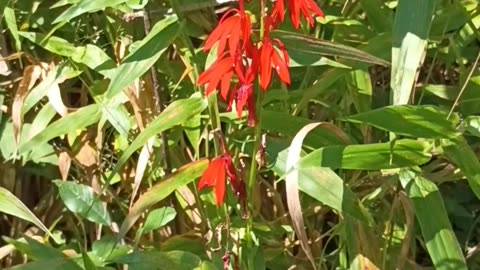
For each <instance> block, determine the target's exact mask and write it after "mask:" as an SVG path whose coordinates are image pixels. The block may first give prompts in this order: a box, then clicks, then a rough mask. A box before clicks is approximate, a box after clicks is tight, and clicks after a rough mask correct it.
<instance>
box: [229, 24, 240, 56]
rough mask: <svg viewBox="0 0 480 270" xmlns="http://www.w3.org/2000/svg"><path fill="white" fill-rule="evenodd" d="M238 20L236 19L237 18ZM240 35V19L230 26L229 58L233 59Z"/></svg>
mask: <svg viewBox="0 0 480 270" xmlns="http://www.w3.org/2000/svg"><path fill="white" fill-rule="evenodd" d="M237 18H238V17H237ZM241 35H242V28H241V26H240V18H239V19H238V20H236V22H235V24H233V25H232V28H231V31H230V36H229V38H228V47H229V49H230V56H232V57H234V56H235V54H236V52H237V49H238V44H239V43H240V36H241Z"/></svg>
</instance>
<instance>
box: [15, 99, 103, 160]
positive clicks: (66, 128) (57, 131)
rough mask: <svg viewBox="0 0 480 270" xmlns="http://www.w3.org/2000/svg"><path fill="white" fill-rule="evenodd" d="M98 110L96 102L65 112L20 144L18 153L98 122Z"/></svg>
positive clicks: (99, 114)
mask: <svg viewBox="0 0 480 270" xmlns="http://www.w3.org/2000/svg"><path fill="white" fill-rule="evenodd" d="M100 112H101V110H100V106H99V105H98V104H92V105H89V106H86V107H83V108H81V109H79V110H78V111H76V112H73V113H71V114H67V115H66V116H64V117H62V118H60V119H58V120H57V121H55V122H53V123H52V124H51V125H49V126H48V127H47V128H46V129H45V130H43V131H42V132H40V133H38V134H37V135H35V136H34V137H33V138H32V139H31V140H30V141H28V142H25V144H23V145H20V149H19V153H24V152H27V151H30V150H32V149H33V148H35V147H37V146H38V145H41V144H44V143H46V142H48V141H49V140H51V139H53V138H56V137H58V136H60V135H64V134H68V133H70V132H72V131H75V130H79V129H83V128H85V127H87V126H90V125H92V124H94V123H96V122H98V120H100V116H101V113H100Z"/></svg>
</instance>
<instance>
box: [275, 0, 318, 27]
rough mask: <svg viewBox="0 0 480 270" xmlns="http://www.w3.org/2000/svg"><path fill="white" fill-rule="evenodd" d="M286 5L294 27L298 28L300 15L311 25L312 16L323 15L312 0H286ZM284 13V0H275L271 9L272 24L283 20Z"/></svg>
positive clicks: (312, 22) (312, 21)
mask: <svg viewBox="0 0 480 270" xmlns="http://www.w3.org/2000/svg"><path fill="white" fill-rule="evenodd" d="M287 6H288V11H289V13H290V20H291V21H292V24H293V26H294V27H295V29H298V27H299V26H300V15H303V17H305V19H306V20H307V21H308V23H309V24H310V26H313V24H314V22H315V20H314V19H313V17H314V16H318V17H323V11H322V10H321V9H320V8H319V7H318V6H317V4H316V3H315V1H314V0H287ZM284 13H285V5H284V0H277V2H276V3H275V6H274V7H273V11H272V16H273V17H274V24H276V23H278V22H279V21H283V19H284Z"/></svg>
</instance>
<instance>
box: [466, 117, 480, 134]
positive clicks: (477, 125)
mask: <svg viewBox="0 0 480 270" xmlns="http://www.w3.org/2000/svg"><path fill="white" fill-rule="evenodd" d="M464 123H465V127H466V129H467V131H468V132H470V133H471V134H472V135H475V136H477V137H480V116H478V115H471V116H469V117H467V118H465V120H464Z"/></svg>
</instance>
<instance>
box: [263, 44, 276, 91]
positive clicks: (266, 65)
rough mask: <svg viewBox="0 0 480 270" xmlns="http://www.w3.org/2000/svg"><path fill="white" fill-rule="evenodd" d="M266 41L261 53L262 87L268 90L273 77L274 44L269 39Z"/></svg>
mask: <svg viewBox="0 0 480 270" xmlns="http://www.w3.org/2000/svg"><path fill="white" fill-rule="evenodd" d="M264 42H265V43H264V44H263V45H262V49H261V50H262V51H261V53H260V87H261V88H262V89H263V90H266V89H267V87H268V85H269V84H270V80H271V79H272V64H271V57H272V50H273V46H272V43H270V41H268V40H266V41H264Z"/></svg>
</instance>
